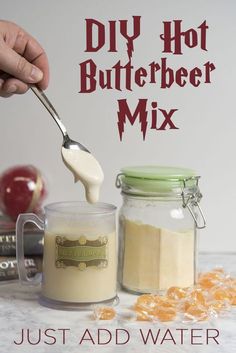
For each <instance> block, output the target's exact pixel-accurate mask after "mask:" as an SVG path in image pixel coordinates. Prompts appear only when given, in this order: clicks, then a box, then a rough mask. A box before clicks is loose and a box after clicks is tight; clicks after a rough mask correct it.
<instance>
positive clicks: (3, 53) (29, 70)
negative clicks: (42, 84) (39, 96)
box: [0, 43, 43, 83]
mask: <svg viewBox="0 0 236 353" xmlns="http://www.w3.org/2000/svg"><path fill="white" fill-rule="evenodd" d="M1 46H2V48H1V49H0V69H1V70H2V71H4V72H6V73H8V74H10V75H12V76H14V77H16V78H18V79H19V80H21V81H23V82H25V83H37V82H39V81H41V80H42V78H43V72H42V71H41V70H40V69H39V68H37V67H36V66H35V65H32V64H31V63H29V62H28V61H27V60H26V59H25V58H24V57H23V56H21V55H19V54H17V53H16V52H15V51H14V50H13V49H11V48H10V47H8V46H7V45H5V43H1Z"/></svg>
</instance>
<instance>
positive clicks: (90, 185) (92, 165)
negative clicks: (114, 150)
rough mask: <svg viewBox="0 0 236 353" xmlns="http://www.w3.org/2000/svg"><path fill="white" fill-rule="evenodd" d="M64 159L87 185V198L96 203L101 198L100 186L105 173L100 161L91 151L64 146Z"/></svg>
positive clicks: (85, 185)
mask: <svg viewBox="0 0 236 353" xmlns="http://www.w3.org/2000/svg"><path fill="white" fill-rule="evenodd" d="M61 153H62V159H63V161H64V163H65V165H66V166H67V168H69V169H70V171H71V172H72V173H73V174H74V177H75V182H77V181H78V180H80V181H81V183H82V184H83V185H84V187H85V193H86V200H87V201H88V202H90V203H95V202H97V201H98V200H99V193H100V187H101V185H102V182H103V179H104V174H103V171H102V168H101V166H100V164H99V163H98V161H97V160H96V159H95V158H94V156H93V155H92V154H91V153H88V152H85V151H81V150H73V149H68V148H64V147H62V150H61Z"/></svg>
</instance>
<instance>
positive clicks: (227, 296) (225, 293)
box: [212, 288, 232, 301]
mask: <svg viewBox="0 0 236 353" xmlns="http://www.w3.org/2000/svg"><path fill="white" fill-rule="evenodd" d="M212 295H213V297H214V299H216V300H228V301H231V299H232V294H231V292H230V290H229V289H224V288H216V289H214V290H213V291H212Z"/></svg>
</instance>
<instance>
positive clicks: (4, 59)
mask: <svg viewBox="0 0 236 353" xmlns="http://www.w3.org/2000/svg"><path fill="white" fill-rule="evenodd" d="M48 81H49V67H48V60H47V56H46V53H45V52H44V50H43V48H42V47H41V46H40V44H39V43H38V42H37V41H36V40H35V39H34V38H33V37H32V36H31V35H30V34H28V33H26V32H25V31H24V30H23V29H22V28H20V27H19V26H17V25H16V24H15V23H12V22H8V21H2V20H0V96H2V97H10V96H11V95H12V94H14V93H18V94H22V93H25V92H26V91H27V90H28V88H29V86H30V84H33V83H37V86H38V87H39V88H41V89H42V90H44V89H46V88H47V86H48Z"/></svg>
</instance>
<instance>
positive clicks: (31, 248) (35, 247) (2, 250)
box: [0, 233, 43, 256]
mask: <svg viewBox="0 0 236 353" xmlns="http://www.w3.org/2000/svg"><path fill="white" fill-rule="evenodd" d="M42 239H43V234H42V233H35V234H25V235H24V253H25V255H42V254H43V242H42ZM15 255H16V235H15V234H0V256H15Z"/></svg>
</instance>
